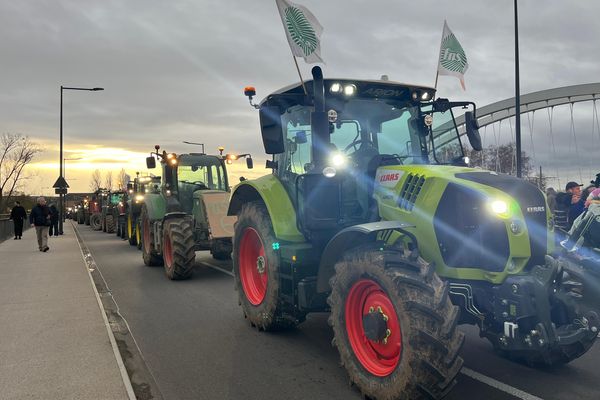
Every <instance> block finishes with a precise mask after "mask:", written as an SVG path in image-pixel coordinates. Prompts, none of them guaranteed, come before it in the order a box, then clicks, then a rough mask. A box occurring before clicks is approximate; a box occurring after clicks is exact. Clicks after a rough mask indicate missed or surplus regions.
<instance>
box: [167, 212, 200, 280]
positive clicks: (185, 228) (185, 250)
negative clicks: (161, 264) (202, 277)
mask: <svg viewBox="0 0 600 400" xmlns="http://www.w3.org/2000/svg"><path fill="white" fill-rule="evenodd" d="M194 247H195V242H194V230H193V228H192V223H191V221H190V220H188V219H186V218H174V219H170V220H168V221H166V222H165V225H164V229H163V258H164V260H165V273H166V274H167V278H169V279H171V280H183V279H188V278H189V277H190V276H191V275H192V272H193V271H194V263H195V261H196V251H195V249H194Z"/></svg>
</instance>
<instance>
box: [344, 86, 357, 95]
mask: <svg viewBox="0 0 600 400" xmlns="http://www.w3.org/2000/svg"><path fill="white" fill-rule="evenodd" d="M355 93H356V85H346V86H344V94H345V95H346V96H354V94H355Z"/></svg>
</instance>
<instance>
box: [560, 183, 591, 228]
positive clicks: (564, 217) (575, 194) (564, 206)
mask: <svg viewBox="0 0 600 400" xmlns="http://www.w3.org/2000/svg"><path fill="white" fill-rule="evenodd" d="M581 186H583V185H581V184H579V183H577V182H573V181H571V182H569V183H567V185H566V186H565V192H564V193H559V194H558V195H556V212H555V222H556V226H557V227H558V228H561V229H563V230H565V231H568V230H569V229H571V226H572V225H573V222H574V221H575V219H577V217H578V216H579V215H580V214H581V213H582V212H583V209H584V204H585V200H586V197H587V196H583V193H582V191H581ZM586 193H587V192H586Z"/></svg>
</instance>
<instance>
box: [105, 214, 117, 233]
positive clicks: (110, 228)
mask: <svg viewBox="0 0 600 400" xmlns="http://www.w3.org/2000/svg"><path fill="white" fill-rule="evenodd" d="M104 224H105V226H106V231H105V232H106V233H114V232H115V219H114V217H113V215H112V214H106V218H105V221H104Z"/></svg>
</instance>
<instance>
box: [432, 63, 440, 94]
mask: <svg viewBox="0 0 600 400" xmlns="http://www.w3.org/2000/svg"><path fill="white" fill-rule="evenodd" d="M438 63H439V60H438ZM439 76H440V70H439V69H438V70H437V71H436V73H435V84H434V85H433V89H434V90H435V91H436V92H437V81H438V78H439Z"/></svg>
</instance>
